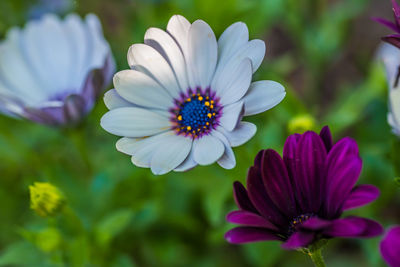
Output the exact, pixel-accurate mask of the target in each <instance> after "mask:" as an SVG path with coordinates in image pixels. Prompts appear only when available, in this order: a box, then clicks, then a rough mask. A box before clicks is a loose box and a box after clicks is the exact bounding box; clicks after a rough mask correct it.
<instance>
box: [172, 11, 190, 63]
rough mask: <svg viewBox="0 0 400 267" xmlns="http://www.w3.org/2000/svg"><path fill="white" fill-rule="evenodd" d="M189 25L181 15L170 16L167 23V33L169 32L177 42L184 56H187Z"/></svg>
mask: <svg viewBox="0 0 400 267" xmlns="http://www.w3.org/2000/svg"><path fill="white" fill-rule="evenodd" d="M190 25H191V24H190V22H189V21H188V20H187V19H186V18H185V17H183V16H181V15H174V16H172V17H171V19H170V20H169V21H168V25H167V31H168V33H169V34H171V35H172V36H173V37H174V39H175V40H176V42H177V43H178V44H179V46H180V47H181V49H182V51H183V54H184V55H185V57H186V56H187V48H188V42H189V38H188V36H189V29H190Z"/></svg>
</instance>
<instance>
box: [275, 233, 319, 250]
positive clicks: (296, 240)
mask: <svg viewBox="0 0 400 267" xmlns="http://www.w3.org/2000/svg"><path fill="white" fill-rule="evenodd" d="M314 236H315V233H313V232H295V233H293V234H292V235H291V236H290V237H289V239H288V240H287V241H286V242H285V243H283V244H282V248H284V249H298V248H306V247H308V246H309V245H310V244H311V243H312V242H313V240H314Z"/></svg>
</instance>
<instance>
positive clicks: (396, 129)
mask: <svg viewBox="0 0 400 267" xmlns="http://www.w3.org/2000/svg"><path fill="white" fill-rule="evenodd" d="M387 120H388V123H389V125H390V126H391V127H392V132H393V133H394V134H395V135H398V136H400V125H399V123H398V122H397V121H396V120H395V118H394V117H393V114H392V113H391V112H389V113H388V114H387Z"/></svg>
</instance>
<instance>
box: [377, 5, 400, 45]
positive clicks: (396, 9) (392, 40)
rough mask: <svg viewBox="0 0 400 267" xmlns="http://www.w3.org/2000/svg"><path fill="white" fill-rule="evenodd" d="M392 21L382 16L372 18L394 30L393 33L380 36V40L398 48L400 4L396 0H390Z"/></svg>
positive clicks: (399, 43)
mask: <svg viewBox="0 0 400 267" xmlns="http://www.w3.org/2000/svg"><path fill="white" fill-rule="evenodd" d="M392 6H393V14H394V22H391V21H389V20H387V19H384V18H373V19H374V20H375V21H376V22H379V23H381V24H383V25H384V26H386V27H388V28H389V29H391V30H393V31H395V32H396V33H395V34H391V35H388V36H385V37H382V40H383V41H385V42H388V43H389V44H392V45H394V46H396V47H398V48H400V6H399V4H398V3H397V2H396V0H392Z"/></svg>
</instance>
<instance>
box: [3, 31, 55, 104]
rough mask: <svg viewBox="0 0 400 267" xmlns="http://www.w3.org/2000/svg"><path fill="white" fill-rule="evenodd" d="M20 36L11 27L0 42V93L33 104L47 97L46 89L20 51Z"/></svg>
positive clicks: (18, 32)
mask: <svg viewBox="0 0 400 267" xmlns="http://www.w3.org/2000/svg"><path fill="white" fill-rule="evenodd" d="M21 38H22V35H21V31H19V30H18V29H16V28H13V29H11V30H10V31H9V32H8V34H7V39H6V40H5V41H4V42H2V43H0V55H1V56H0V81H1V86H0V87H1V88H0V93H1V94H3V95H4V96H11V97H14V98H18V99H21V101H23V102H24V103H25V104H30V105H35V104H37V103H40V102H41V101H43V100H45V99H46V98H47V97H46V91H45V90H42V89H43V88H42V85H41V83H40V82H39V81H38V80H37V77H36V76H35V74H34V73H33V72H32V69H31V67H30V66H29V64H28V62H27V61H26V59H25V57H24V55H23V54H22V53H21V49H20V44H21Z"/></svg>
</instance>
